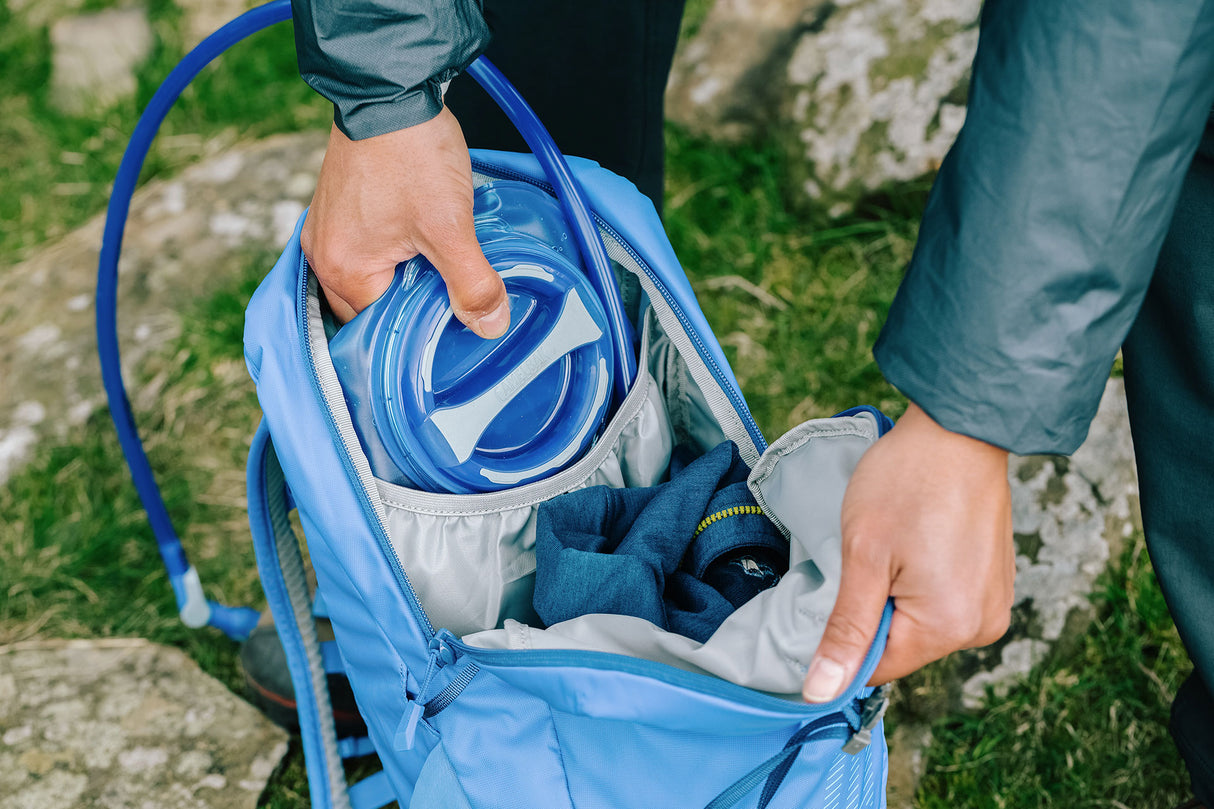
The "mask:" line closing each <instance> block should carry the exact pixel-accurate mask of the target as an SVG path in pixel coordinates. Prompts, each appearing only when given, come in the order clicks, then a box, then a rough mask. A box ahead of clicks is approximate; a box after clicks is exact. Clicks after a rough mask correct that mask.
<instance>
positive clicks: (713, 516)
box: [691, 506, 763, 539]
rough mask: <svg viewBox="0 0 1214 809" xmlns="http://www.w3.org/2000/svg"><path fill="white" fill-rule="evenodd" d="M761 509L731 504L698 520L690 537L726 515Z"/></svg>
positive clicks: (752, 512) (748, 512)
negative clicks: (698, 522)
mask: <svg viewBox="0 0 1214 809" xmlns="http://www.w3.org/2000/svg"><path fill="white" fill-rule="evenodd" d="M762 513H763V509H761V508H759V507H758V506H731V507H729V508H726V509H721V510H720V511H714V512H713V513H712V514H709V515H708V516H707V517H705V518H704V519H702V520H700V524H699V525H697V526H696V530H695V532H694V533H693V534H692V535H691V538H692V539H695V538H696V537H698V536H699V535H700V534H701V533H702V532H703V531H704V529H705V528H707V527H708V526H710V525H712V524H713V523H714V522H717V521H719V520H723V519H725V518H726V517H738V516H741V515H743V514H762Z"/></svg>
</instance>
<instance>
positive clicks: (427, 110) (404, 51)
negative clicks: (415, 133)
mask: <svg viewBox="0 0 1214 809" xmlns="http://www.w3.org/2000/svg"><path fill="white" fill-rule="evenodd" d="M291 11H292V14H293V21H294V25H295V50H296V53H297V54H298V57H299V73H300V75H301V76H303V78H304V81H306V82H307V83H308V84H309V85H311V86H312V88H313V89H315V90H316V91H317V92H318V93H320V94H321V95H322V96H324V97H325V98H327V99H329V100H330V101H332V102H333V120H334V122H335V123H336V124H337V126H338V127H339V128H340V129H341V131H342V132H344V133H346V135H347V136H349V137H350V138H352V139H355V140H358V139H361V138H369V137H371V136H373V135H382V134H384V133H385V132H393V131H395V130H397V129H404V128H405V127H407V126H413V125H414V124H420V123H422V122H424V121H428V120H430V119H431V118H433V117H434V116H435V115H437V114H438V113H439V111H440V110H441V109H442V108H443V101H442V91H441V89H440V87H441V85H442V83H443V82H446V81H449V80H450V79H451V78H452V77H454V76H455V75H456V74H457V73H459V72H460V71H461V70H463V69H464V68H465V67H467V66H468V64H469V63H470V62H472V60H473V59H475V58H476V57H477V56H478V55H479V54H480V53H481V52H482V51H483V50H484V49H485V47H486V46H487V45H488V44H489V29H488V26H486V25H485V20H484V17H483V16H482V15H481V3H480V0H291Z"/></svg>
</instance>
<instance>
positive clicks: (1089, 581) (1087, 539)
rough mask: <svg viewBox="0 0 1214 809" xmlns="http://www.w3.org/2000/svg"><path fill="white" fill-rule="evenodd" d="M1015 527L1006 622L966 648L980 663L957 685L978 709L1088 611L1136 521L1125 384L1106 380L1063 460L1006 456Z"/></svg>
mask: <svg viewBox="0 0 1214 809" xmlns="http://www.w3.org/2000/svg"><path fill="white" fill-rule="evenodd" d="M1010 480H1011V484H1012V525H1013V530H1014V531H1015V532H1016V551H1017V553H1016V601H1015V606H1014V607H1013V616H1014V617H1013V625H1012V629H1011V631H1010V632H1009V633H1008V635H1007V636H1006V637H1005V638H1004V639H1003V640H1002V641H1000V642H999V643H997V644H995V646H992V647H989V648H987V649H984V650H981V651H976V652H966V653H965V655H964V657H968V658H970V662H971V665H976V667H977V668H978V669H979V670H977V671H976V672H975V673H973V674H971V675H969V676H968V677H966V678H965V679H964V680H963V681H962V682H961V687H960V696H961V701H962V705H963V706H964V707H965V708H967V709H971V710H973V709H977V708H979V707H980V706H981V705H982V702H983V698H984V695H985V692H986V689H987V688H991V689H992V690H993V691H994V693H995V694H996V695H998V694H1002V693H1006V691H1007V688H1008V687H1009V686H1010V685H1011V684H1013V683H1015V682H1017V681H1019V680H1020V679H1021V678H1022V677H1023V676H1024V675H1025V674H1027V673H1028V672H1029V670H1030V669H1032V667H1033V666H1035V665H1037V663H1039V662H1041V661H1042V660H1043V659H1044V658H1045V657H1046V655H1048V654H1049V653H1050V651H1051V650H1052V649H1054V648H1055V647H1056V646H1057V645H1058V644H1060V643H1062V644H1065V643H1067V642H1069V641H1070V640H1072V639H1073V636H1074V635H1075V634H1076V633H1077V632H1079V631H1082V629H1084V628H1086V627H1087V625H1088V623H1089V622H1090V620H1091V618H1092V605H1091V596H1092V593H1093V592H1094V590H1095V585H1096V579H1097V578H1098V577H1099V576H1100V574H1101V573H1103V572H1104V570H1105V569H1106V568H1107V567H1108V564H1109V561H1110V559H1112V558H1114V557H1116V556H1117V555H1118V554H1119V553H1120V551H1121V549H1122V548H1123V547H1124V543H1125V540H1126V539H1127V538H1128V537H1129V536H1130V535H1131V534H1132V533H1133V532H1134V531H1135V530H1141V528H1142V517H1141V515H1140V513H1139V511H1138V478H1137V475H1136V473H1135V470H1134V446H1133V442H1132V441H1131V440H1130V428H1129V417H1128V415H1127V412H1126V402H1125V385H1124V383H1123V382H1122V380H1120V379H1110V380H1109V382H1108V384H1107V385H1106V387H1105V393H1104V397H1103V399H1102V400H1101V403H1100V410H1099V411H1098V413H1097V415H1096V418H1095V419H1094V420H1093V422H1092V426H1091V430H1090V432H1089V433H1088V438H1087V440H1086V441H1085V442H1084V444H1083V446H1082V447H1080V448H1079V450H1078V451H1077V452H1075V454H1074V455H1072V456H1071V457H1070V458H1064V457H1055V456H1029V457H1025V458H1013V459H1012V464H1011V474H1010Z"/></svg>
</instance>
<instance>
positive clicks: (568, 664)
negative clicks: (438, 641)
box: [451, 641, 853, 717]
mask: <svg viewBox="0 0 1214 809" xmlns="http://www.w3.org/2000/svg"><path fill="white" fill-rule="evenodd" d="M451 645H452V646H454V647H455V648H457V649H459V651H460V653H461V654H466V655H467V656H468V657H471V658H473V659H474V660H478V661H480V662H481V663H482V664H484V665H488V666H493V665H494V664H497V665H500V666H502V667H509V668H528V667H535V668H574V667H576V668H588V669H594V670H598V671H612V672H623V673H626V674H635V675H638V676H642V677H648V678H650V679H653V680H658V681H660V682H664V683H668V684H670V685H673V686H676V687H679V688H686V689H688V690H690V691H695V692H697V693H700V694H706V695H708V696H712V697H720V698H723V699H728V700H731V701H733V702H737V703H740V704H743V705H748V706H751V707H754V708H761V709H763V710H767V711H774V712H778V713H782V714H787V715H788V716H792V717H806V716H816V715H819V714H821V715H822V717H825V716H828V715H829V714H831V713H835V712H838V711H839V710H840V708H841V707H842V706H843V705H846V704H847V703H848V702H850V701H851V700H852V699H853V697H852V696H851V695H850V694H843V695H840V696H838V697H836V698H835V699H834V700H833V701H831V702H824V703H821V704H814V705H810V704H809V703H805V702H797V701H793V700H789V699H784V698H782V697H778V696H775V695H772V694H769V693H766V692H763V691H756V690H754V689H753V688H747V687H746V686H742V685H738V684H737V683H733V682H730V681H729V680H724V679H722V678H720V677H715V676H712V675H708V674H699V673H696V672H693V671H685V670H684V669H680V668H675V667H673V666H669V665H667V664H665V663H658V662H656V661H653V660H648V659H646V658H643V657H631V656H629V655H624V654H619V653H617V652H589V651H583V650H576V649H530V650H519V649H482V648H481V647H479V646H470V645H468V644H466V643H464V642H462V641H457V642H452V643H451Z"/></svg>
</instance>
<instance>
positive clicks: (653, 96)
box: [446, 0, 683, 212]
mask: <svg viewBox="0 0 1214 809" xmlns="http://www.w3.org/2000/svg"><path fill="white" fill-rule="evenodd" d="M484 9H485V20H486V21H487V22H488V23H489V27H490V29H491V30H492V31H493V41H492V42H491V43H490V45H489V50H488V51H487V52H486V56H488V57H489V59H490V60H492V62H493V63H494V64H495V65H497V66H498V67H499V68H501V70H502V72H503V73H505V74H506V78H508V79H509V80H510V81H511V83H513V84H514V85H515V86H516V87H517V88H518V89H519V92H521V93H522V94H523V97H524V98H525V99H527V103H529V104H530V105H531V106H532V108H534V109H535V111H536V113H537V114H538V115H539V117H540V120H541V121H543V122H544V125H545V126H546V127H547V128H548V131H549V132H551V133H552V137H553V139H554V140H555V141H556V145H557V146H558V147H559V148H560V149H561V151H563V152H564V153H565V154H569V155H577V156H579V157H588V158H591V159H593V160H597V161H598V162H599V163H600V164H602V165H603V166H604V167H606V168H608V169H611V170H612V171H614V172H615V173H617V174H619V175H621V176H623V177H627V178H628V179H629V180H631V181H632V182H633V183H635V184H636V186H637V187H638V188H639V189H640V190H641V192H642V193H644V194H645V195H646V196H648V197H649V198H650V199H651V200H653V203H654V205H655V206H657V209H658V211H659V212H660V211H661V210H662V182H663V159H664V147H663V140H662V117H663V102H662V99H663V94H664V93H665V90H666V78H667V76H668V75H669V73H670V64H671V60H672V59H673V58H674V48H675V44H676V43H677V41H678V35H679V23H680V21H681V20H682V17H683V0H485V4H484ZM446 100H447V104H448V106H450V108H451V111H452V112H454V113H455V117H456V118H458V119H459V122H460V125H461V126H462V127H463V129H464V137H465V138H467V140H468V145H469V146H472V147H481V148H488V149H505V150H509V151H526V150H527V147H526V144H524V143H523V140H522V138H521V137H519V136H518V134H517V133H516V132H515V131H514V129H513V127H511V126H510V123H509V122H508V121H507V120H506V117H505V115H503V114H502V113H501V111H500V110H498V108H497V106H496V105H495V104H494V103H493V102H492V101H490V100H489V99H488V97H487V96H486V95H485V94H484V92H483V91H482V90H481V89H480V88H479V87H477V86H476V83H475V82H474V81H472V79H470V78H468V77H467V76H459V77H458V78H456V79H455V80H454V81H453V82H451V87H450V88H448V90H447V96H446Z"/></svg>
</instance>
